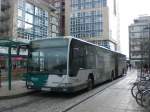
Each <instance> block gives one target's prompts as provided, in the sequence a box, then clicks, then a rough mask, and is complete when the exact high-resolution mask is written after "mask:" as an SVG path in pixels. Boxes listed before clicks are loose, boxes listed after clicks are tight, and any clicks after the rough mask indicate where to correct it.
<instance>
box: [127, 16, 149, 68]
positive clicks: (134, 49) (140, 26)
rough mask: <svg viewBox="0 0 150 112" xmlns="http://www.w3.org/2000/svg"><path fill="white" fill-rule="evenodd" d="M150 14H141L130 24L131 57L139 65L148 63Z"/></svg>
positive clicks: (132, 61)
mask: <svg viewBox="0 0 150 112" xmlns="http://www.w3.org/2000/svg"><path fill="white" fill-rule="evenodd" d="M149 41H150V16H141V17H138V18H136V19H135V20H134V23H133V24H131V25H130V26H129V58H130V60H131V63H132V64H134V65H135V66H137V67H141V64H148V63H150V61H149V58H150V56H149V54H150V51H149V48H150V46H149V44H150V42H149Z"/></svg>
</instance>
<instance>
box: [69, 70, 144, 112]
mask: <svg viewBox="0 0 150 112" xmlns="http://www.w3.org/2000/svg"><path fill="white" fill-rule="evenodd" d="M136 75H137V71H136V70H131V71H129V72H128V74H127V76H125V78H124V79H123V80H121V81H119V82H118V83H116V84H115V85H113V86H111V87H109V88H107V89H106V90H105V91H103V92H101V93H99V94H97V95H95V96H94V97H92V98H90V99H89V100H87V101H85V102H83V103H81V104H79V105H78V106H76V107H74V108H72V109H71V110H70V111H68V112H145V110H144V109H143V108H142V107H140V106H139V105H138V104H137V103H136V101H135V99H134V98H133V97H132V95H131V91H130V89H131V87H132V84H133V82H134V81H135V80H136V78H137V77H136Z"/></svg>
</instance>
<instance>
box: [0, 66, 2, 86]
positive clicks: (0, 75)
mask: <svg viewBox="0 0 150 112" xmlns="http://www.w3.org/2000/svg"><path fill="white" fill-rule="evenodd" d="M1 83H2V71H1V66H0V87H1Z"/></svg>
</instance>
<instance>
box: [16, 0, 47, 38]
mask: <svg viewBox="0 0 150 112" xmlns="http://www.w3.org/2000/svg"><path fill="white" fill-rule="evenodd" d="M17 27H18V29H17V32H18V37H20V38H24V39H28V40H32V39H35V38H46V37H48V11H46V10H42V9H41V8H39V7H36V6H34V5H32V4H30V3H28V2H25V1H24V0H19V2H18V18H17Z"/></svg>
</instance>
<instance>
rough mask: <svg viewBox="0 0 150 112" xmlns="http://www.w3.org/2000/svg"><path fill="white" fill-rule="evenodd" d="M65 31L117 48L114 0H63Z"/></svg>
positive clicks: (68, 33) (117, 32) (117, 31)
mask: <svg viewBox="0 0 150 112" xmlns="http://www.w3.org/2000/svg"><path fill="white" fill-rule="evenodd" d="M65 2H66V6H65V11H66V12H65V18H66V19H65V20H66V23H65V26H66V29H65V33H66V35H71V36H75V37H77V38H81V39H84V40H86V41H90V42H93V43H95V44H98V45H100V46H105V47H107V48H109V49H112V50H118V49H119V48H118V44H119V42H118V41H119V39H118V38H119V30H118V25H119V23H118V22H119V21H118V12H117V4H116V0H65Z"/></svg>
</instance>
